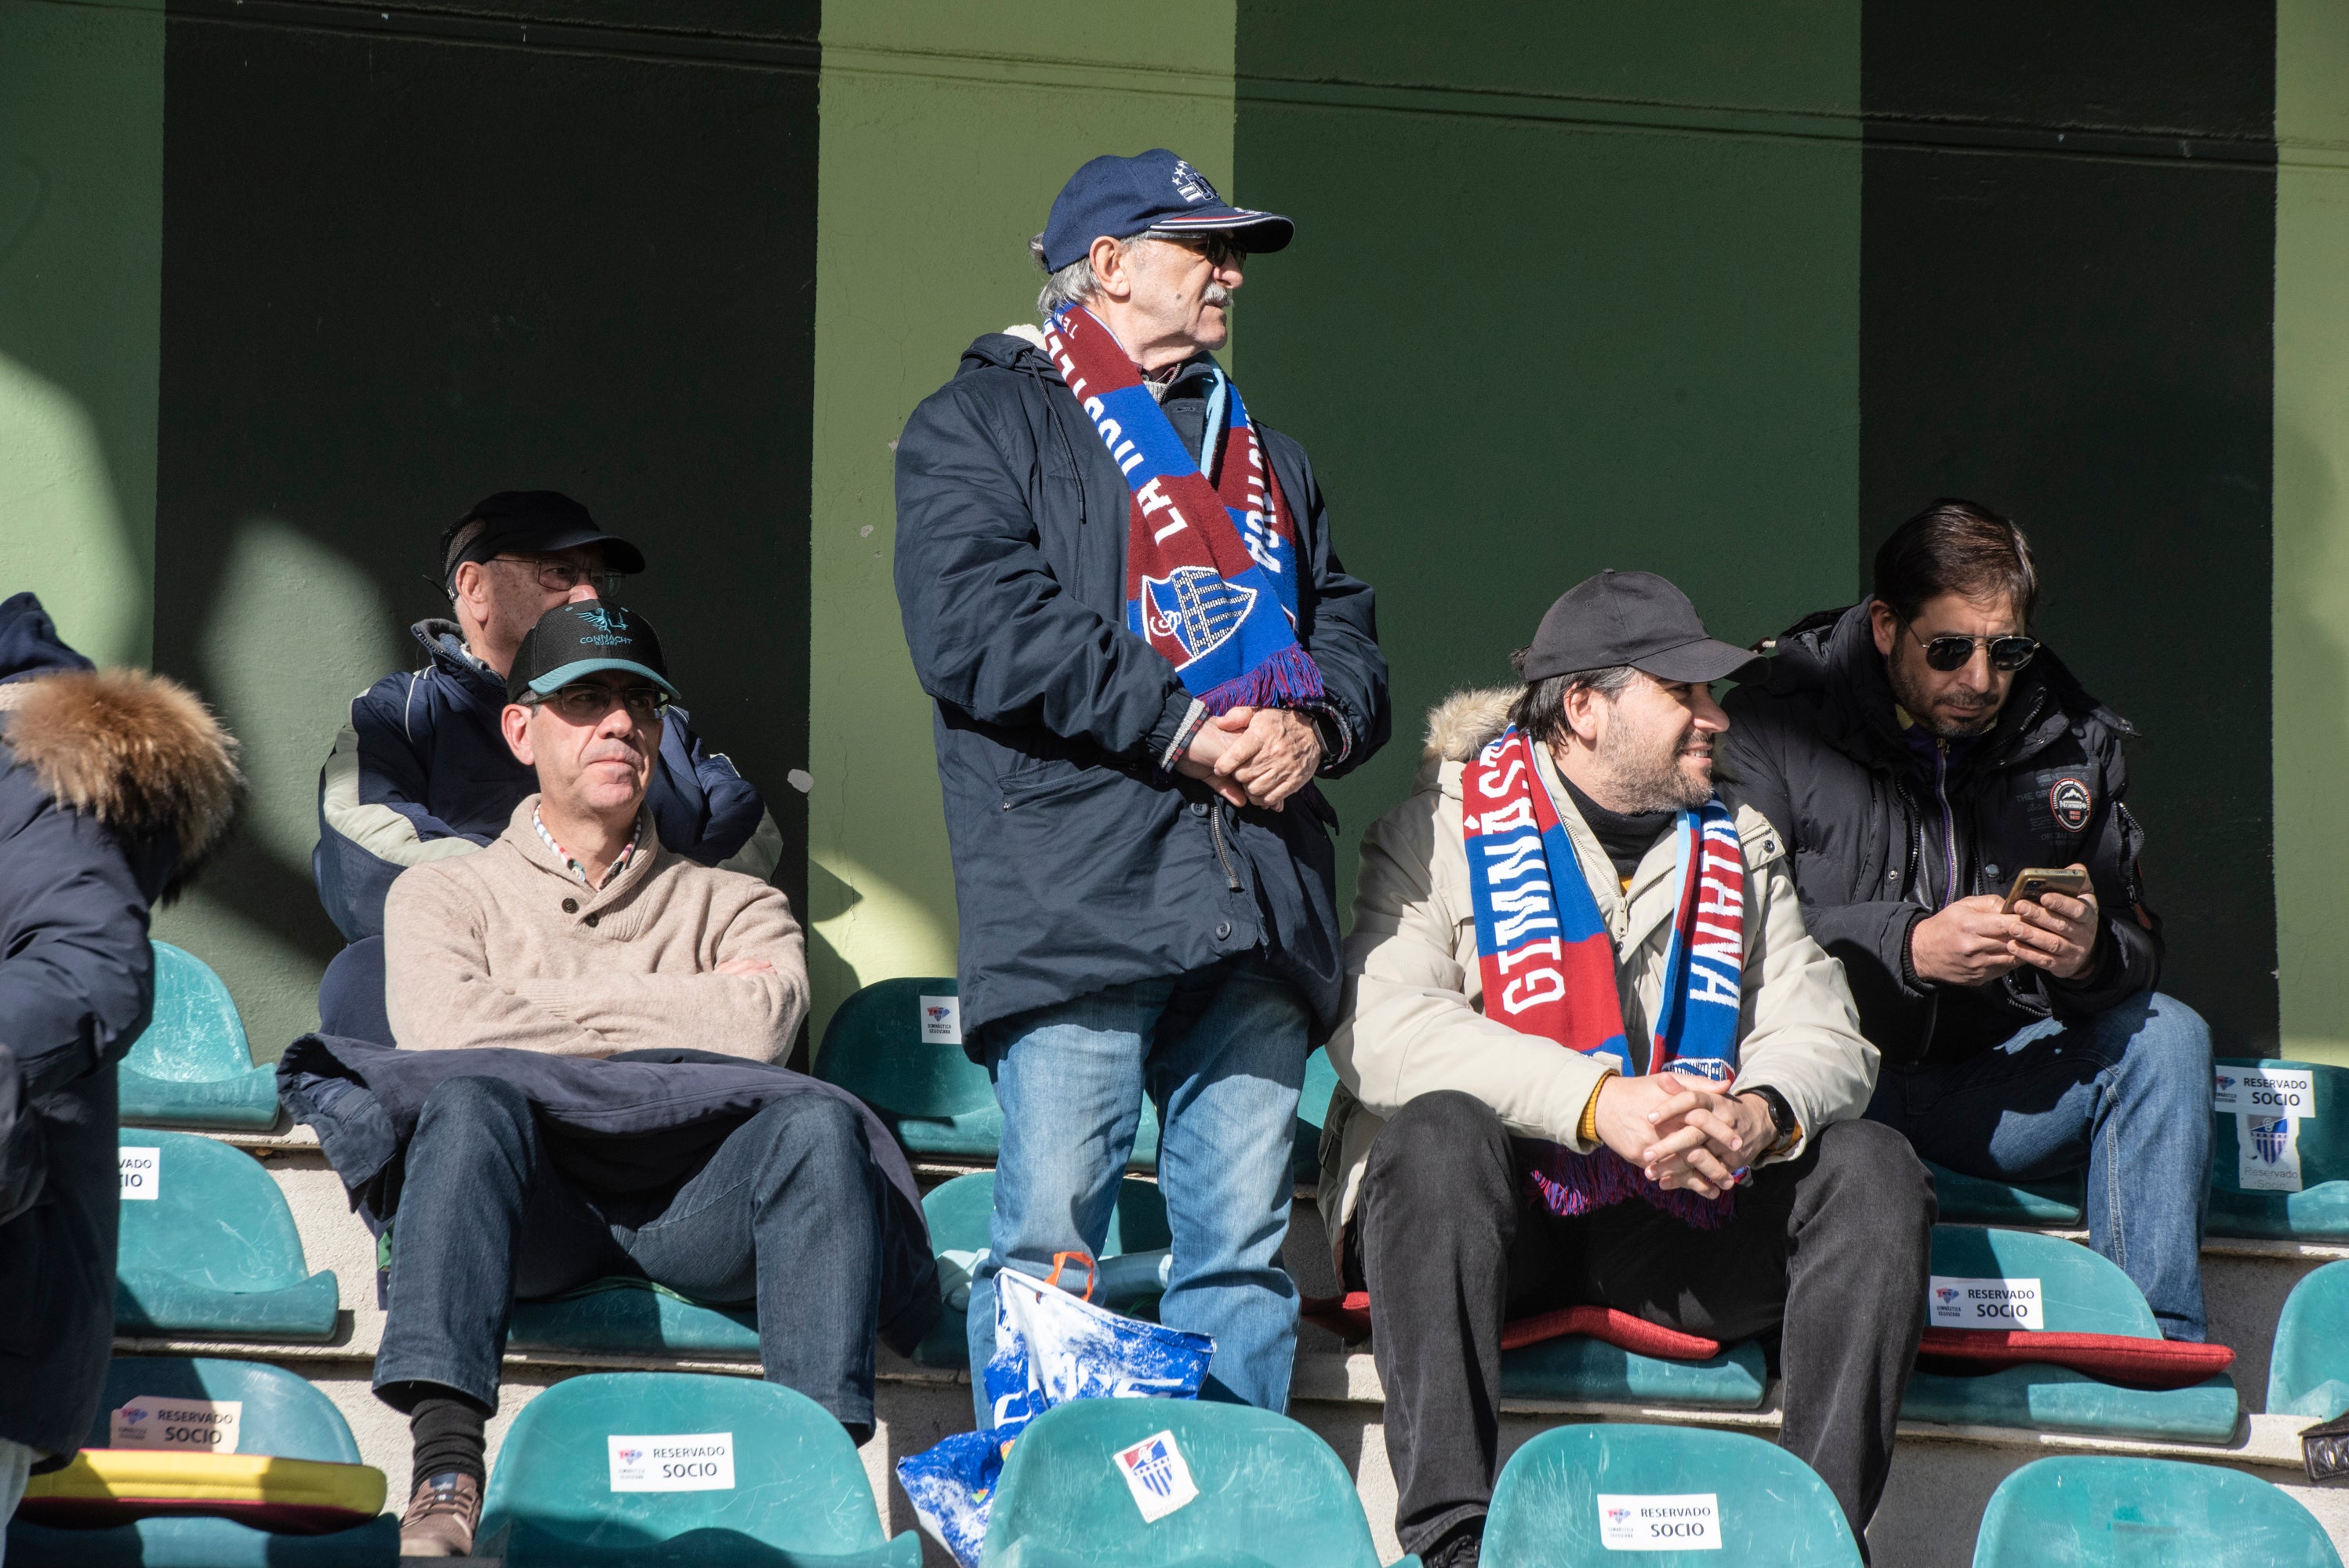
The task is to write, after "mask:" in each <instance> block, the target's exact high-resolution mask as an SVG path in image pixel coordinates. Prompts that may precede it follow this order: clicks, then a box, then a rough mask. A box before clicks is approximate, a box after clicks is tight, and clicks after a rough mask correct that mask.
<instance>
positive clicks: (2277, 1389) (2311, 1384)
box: [2268, 1262, 2349, 1421]
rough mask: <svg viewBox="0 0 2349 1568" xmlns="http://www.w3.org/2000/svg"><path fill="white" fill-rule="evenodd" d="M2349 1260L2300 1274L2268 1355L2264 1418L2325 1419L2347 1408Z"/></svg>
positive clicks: (2348, 1399)
mask: <svg viewBox="0 0 2349 1568" xmlns="http://www.w3.org/2000/svg"><path fill="white" fill-rule="evenodd" d="M2344 1327H2349V1262H2344V1263H2337V1264H2325V1265H2324V1266H2323V1268H2321V1269H2318V1270H2316V1271H2315V1272H2314V1273H2313V1274H2307V1275H2304V1276H2303V1277H2302V1279H2301V1282H2300V1283H2299V1284H2296V1285H2293V1286H2292V1295H2290V1296H2288V1297H2286V1298H2285V1300H2284V1304H2283V1312H2282V1315H2280V1316H2279V1317H2278V1318H2277V1319H2276V1333H2275V1346H2274V1348H2273V1349H2272V1350H2271V1352H2270V1354H2269V1357H2268V1414H2270V1415H2271V1416H2279V1415H2281V1416H2306V1417H2308V1418H2310V1419H2312V1420H2317V1421H2329V1420H2331V1419H2332V1418H2333V1417H2335V1416H2338V1415H2340V1414H2341V1413H2342V1412H2344V1410H2349V1334H2344V1332H2343V1331H2344Z"/></svg>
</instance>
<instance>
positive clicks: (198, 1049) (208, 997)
mask: <svg viewBox="0 0 2349 1568" xmlns="http://www.w3.org/2000/svg"><path fill="white" fill-rule="evenodd" d="M150 945H151V946H152V947H153V948H154V950H155V1011H154V1014H153V1016H151V1017H150V1019H149V1020H148V1024H147V1028H146V1031H145V1032H144V1033H143V1034H141V1035H140V1037H139V1038H138V1039H136V1040H135V1041H133V1042H131V1046H130V1053H129V1055H128V1056H126V1057H123V1059H122V1066H121V1068H119V1070H118V1072H117V1075H116V1076H117V1079H118V1081H119V1085H120V1090H121V1097H122V1122H123V1125H124V1126H126V1127H202V1128H207V1129H212V1130H223V1131H245V1132H254V1131H262V1130H267V1129H269V1128H272V1127H274V1126H275V1125H277V1069H276V1068H274V1067H255V1066H254V1063H253V1053H252V1051H251V1050H250V1049H249V1048H247V1047H246V1045H245V1039H244V1024H243V1021H242V1020H241V1019H239V1018H238V1017H237V1015H236V1004H235V1003H234V1002H233V1001H231V1000H230V999H229V994H228V987H227V986H226V985H222V984H221V977H220V976H219V975H215V974H213V973H212V970H211V968H210V967H209V966H207V965H205V963H204V961H203V960H202V959H201V958H198V957H197V956H196V955H195V954H192V953H189V952H187V951H185V950H183V949H181V948H177V947H174V946H172V945H171V944H170V943H168V942H157V943H152V944H150Z"/></svg>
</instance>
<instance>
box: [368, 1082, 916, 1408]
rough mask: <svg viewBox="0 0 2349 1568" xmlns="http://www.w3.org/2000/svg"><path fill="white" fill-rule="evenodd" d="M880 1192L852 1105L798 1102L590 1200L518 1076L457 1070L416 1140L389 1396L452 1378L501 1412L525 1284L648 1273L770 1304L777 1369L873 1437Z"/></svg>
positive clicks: (397, 1273) (394, 1280) (766, 1343)
mask: <svg viewBox="0 0 2349 1568" xmlns="http://www.w3.org/2000/svg"><path fill="white" fill-rule="evenodd" d="M882 1187H883V1178H882V1176H881V1174H880V1171H879V1170H878V1169H877V1168H876V1167H875V1166H874V1163H873V1158H872V1155H871V1153H870V1152H869V1151H868V1150H866V1148H865V1144H864V1122H863V1119H861V1118H859V1117H858V1115H857V1114H856V1112H855V1110H854V1109H852V1108H850V1107H849V1106H846V1105H843V1104H842V1103H840V1102H839V1101H838V1100H835V1099H830V1098H829V1097H825V1096H819V1095H800V1096H796V1097H794V1098H792V1099H781V1100H777V1101H775V1102H774V1103H772V1104H771V1105H769V1106H768V1107H767V1108H766V1109H763V1110H761V1111H760V1112H759V1113H758V1114H757V1115H755V1116H753V1117H751V1118H750V1119H748V1120H746V1121H744V1122H743V1123H742V1124H741V1125H740V1126H739V1127H737V1128H735V1129H734V1130H732V1131H731V1132H730V1133H728V1134H727V1135H726V1137H725V1140H724V1141H722V1142H720V1143H719V1145H718V1146H717V1147H716V1148H715V1149H714V1150H711V1151H710V1152H709V1156H708V1158H707V1160H706V1161H704V1163H703V1164H702V1166H701V1168H700V1169H699V1170H698V1171H695V1172H694V1173H693V1174H692V1175H691V1176H689V1177H688V1178H687V1179H686V1181H685V1182H684V1184H683V1185H681V1186H679V1187H678V1188H677V1189H676V1190H675V1191H673V1192H670V1191H654V1192H650V1193H643V1194H631V1195H627V1196H625V1197H616V1196H611V1195H606V1194H600V1193H590V1192H588V1191H584V1190H582V1189H581V1188H580V1187H579V1186H578V1185H576V1184H575V1183H574V1182H573V1181H571V1180H570V1178H569V1177H567V1176H565V1175H564V1172H563V1171H561V1170H560V1169H558V1168H557V1163H556V1161H555V1160H554V1159H553V1158H551V1157H550V1154H549V1150H548V1149H547V1145H546V1140H545V1139H544V1138H543V1136H542V1134H541V1133H540V1130H539V1127H538V1123H537V1119H536V1118H535V1117H533V1114H532V1112H531V1107H530V1102H529V1100H528V1099H525V1098H523V1092H522V1091H521V1090H520V1089H518V1088H515V1087H514V1086H513V1085H512V1084H510V1083H507V1082H505V1081H504V1080H503V1079H501V1078H449V1079H447V1080H445V1081H444V1082H442V1083H441V1084H440V1087H439V1088H435V1089H434V1090H433V1091H432V1097H431V1098H430V1099H428V1100H426V1101H425V1102H424V1110H423V1114H422V1115H421V1116H420V1117H419V1119H418V1120H417V1124H416V1132H415V1134H414V1136H413V1137H411V1138H410V1139H409V1144H408V1161H407V1177H406V1181H405V1184H404V1185H403V1187H402V1189H401V1191H400V1196H399V1208H398V1212H397V1214H396V1215H395V1216H394V1221H393V1224H392V1228H391V1300H390V1305H389V1309H388V1314H387V1315H386V1317H385V1320H384V1327H383V1347H382V1349H381V1350H380V1351H379V1352H378V1354H377V1356H376V1362H375V1387H376V1391H377V1392H378V1394H381V1395H383V1396H384V1397H385V1398H387V1399H388V1401H389V1402H391V1403H392V1404H394V1405H396V1406H398V1408H401V1409H407V1408H410V1407H411V1406H413V1405H414V1403H415V1402H416V1400H417V1398H419V1397H420V1396H422V1395H424V1394H429V1393H434V1392H437V1391H438V1389H440V1388H453V1389H455V1390H456V1391H457V1392H459V1393H460V1394H465V1395H468V1396H470V1397H471V1398H474V1399H476V1400H478V1401H480V1402H481V1403H482V1404H484V1405H487V1406H489V1407H490V1408H492V1409H494V1408H496V1407H497V1403H498V1374H499V1363H500V1361H501V1359H502V1356H503V1353H504V1350H505V1340H506V1317H507V1314H508V1312H509V1311H510V1310H511V1308H512V1304H513V1302H514V1300H515V1298H516V1297H521V1298H523V1299H525V1300H527V1299H531V1298H533V1297H539V1296H550V1295H561V1294H562V1293H564V1291H567V1290H575V1289H577V1288H578V1287H579V1286H581V1285H583V1284H587V1283H588V1282H589V1281H591V1280H596V1279H603V1278H605V1277H607V1276H612V1275H620V1276H624V1277H641V1278H645V1279H649V1280H652V1281H654V1282H655V1283H656V1284H663V1285H667V1286H668V1287H669V1288H670V1289H671V1290H674V1291H677V1292H678V1293H679V1294H681V1295H688V1296H692V1297H693V1298H695V1299H696V1300H699V1301H707V1302H715V1303H720V1304H726V1305H731V1304H735V1303H742V1302H752V1301H755V1302H756V1303H757V1304H758V1313H759V1361H760V1365H761V1367H763V1368H764V1370H765V1372H766V1375H767V1378H768V1381H770V1382H774V1383H781V1384H783V1385H784V1386H785V1387H791V1388H796V1389H798V1390H799V1391H800V1392H801V1393H802V1394H805V1395H806V1396H807V1397H808V1398H811V1399H813V1400H814V1401H815V1402H816V1403H817V1404H819V1405H821V1406H823V1408H825V1409H826V1410H829V1411H830V1412H832V1414H833V1418H835V1419H837V1420H838V1421H839V1422H840V1423H841V1425H843V1426H844V1427H846V1428H848V1429H849V1430H850V1433H851V1435H853V1436H854V1437H855V1438H856V1439H857V1440H858V1441H859V1442H862V1441H864V1439H865V1438H866V1437H867V1436H868V1435H870V1433H871V1431H872V1428H873V1355H874V1352H873V1336H874V1329H875V1325H876V1322H877V1317H878V1313H879V1310H880V1299H881V1240H880V1236H881V1204H882V1201H883V1195H882ZM419 1384H426V1385H433V1386H435V1387H422V1388H419V1387H417V1386H418V1385H419Z"/></svg>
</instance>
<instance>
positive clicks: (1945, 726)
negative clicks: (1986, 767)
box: [1885, 649, 2002, 740]
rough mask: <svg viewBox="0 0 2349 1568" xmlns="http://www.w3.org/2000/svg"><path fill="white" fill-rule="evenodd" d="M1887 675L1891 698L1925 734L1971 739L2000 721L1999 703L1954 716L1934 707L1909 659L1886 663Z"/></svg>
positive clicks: (1946, 738) (1890, 660)
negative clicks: (1905, 710) (1906, 711)
mask: <svg viewBox="0 0 2349 1568" xmlns="http://www.w3.org/2000/svg"><path fill="white" fill-rule="evenodd" d="M1908 653H1909V650H1907V649H1902V650H1901V654H1902V655H1907V654H1908ZM1922 658H1923V655H1921V654H1920V655H1918V659H1919V662H1920V663H1921V662H1922ZM1885 676H1886V677H1887V678H1888V679H1889V681H1890V682H1891V685H1892V699H1893V700H1894V701H1895V702H1897V703H1899V705H1900V706H1901V707H1904V708H1906V709H1908V711H1909V717H1911V718H1913V719H1915V720H1916V721H1917V723H1918V725H1919V726H1920V727H1922V728H1923V729H1924V731H1925V733H1926V734H1928V735H1930V736H1932V737H1934V738H1936V739H1940V740H1968V739H1971V738H1973V737H1975V736H1978V735H1981V734H1983V733H1984V732H1986V731H1987V730H1988V729H1989V728H1990V727H1991V726H1992V725H1993V724H1996V723H1997V722H1998V713H1999V708H2000V707H2001V706H2002V705H2001V704H2000V703H1999V702H1996V701H1991V702H1986V703H1985V704H1984V705H1983V706H1982V708H1981V709H1980V710H1979V711H1971V712H1970V711H1964V710H1961V711H1960V712H1959V713H1957V714H1954V715H1952V714H1950V713H1945V712H1943V711H1940V710H1939V709H1938V708H1937V707H1936V706H1935V700H1934V697H1933V695H1932V694H1931V693H1930V692H1929V691H1927V690H1926V689H1925V683H1924V681H1923V679H1922V678H1921V677H1920V676H1919V674H1918V672H1917V671H1916V669H1915V668H1913V667H1912V666H1911V665H1910V664H1909V660H1908V658H1907V657H1906V656H1899V657H1895V658H1892V659H1889V660H1887V661H1886V664H1885Z"/></svg>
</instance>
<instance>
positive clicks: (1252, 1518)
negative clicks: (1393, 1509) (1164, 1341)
mask: <svg viewBox="0 0 2349 1568" xmlns="http://www.w3.org/2000/svg"><path fill="white" fill-rule="evenodd" d="M1170 1433H1171V1434H1172V1436H1173V1443H1172V1445H1171V1449H1169V1450H1166V1451H1164V1452H1163V1453H1161V1454H1158V1455H1151V1456H1149V1458H1151V1459H1154V1460H1156V1462H1155V1463H1150V1462H1143V1463H1142V1464H1140V1465H1138V1466H1137V1467H1136V1469H1135V1470H1133V1471H1130V1470H1128V1468H1127V1467H1126V1466H1125V1465H1123V1464H1122V1463H1121V1462H1120V1461H1119V1459H1118V1456H1119V1455H1120V1454H1122V1453H1127V1452H1130V1451H1131V1450H1133V1449H1143V1448H1144V1446H1145V1445H1147V1444H1149V1443H1150V1441H1151V1439H1155V1438H1157V1437H1159V1436H1160V1435H1161V1434H1170ZM1170 1460H1174V1461H1179V1463H1180V1465H1181V1467H1182V1468H1183V1469H1185V1470H1187V1471H1188V1474H1189V1479H1190V1482H1191V1484H1192V1485H1193V1486H1194V1487H1195V1488H1196V1489H1197V1495H1196V1496H1195V1497H1194V1498H1192V1499H1190V1500H1189V1501H1183V1500H1182V1491H1183V1488H1182V1487H1181V1485H1180V1480H1181V1477H1180V1474H1179V1473H1176V1474H1174V1475H1171V1476H1170V1474H1169V1461H1170ZM1136 1471H1138V1477H1137V1479H1129V1475H1133V1474H1135V1473H1136ZM1153 1479H1155V1480H1158V1481H1159V1482H1161V1483H1163V1484H1162V1486H1160V1487H1153V1486H1152V1485H1151V1484H1150V1482H1151V1480H1153ZM1145 1496H1148V1497H1151V1498H1153V1500H1154V1501H1153V1506H1154V1507H1164V1506H1165V1505H1166V1504H1169V1503H1171V1504H1173V1506H1172V1507H1171V1509H1169V1510H1168V1511H1164V1513H1162V1514H1161V1516H1160V1517H1159V1518H1157V1519H1156V1520H1154V1521H1153V1520H1150V1519H1147V1518H1145V1516H1144V1514H1143V1506H1142V1503H1141V1501H1140V1500H1141V1499H1142V1498H1143V1497H1145ZM1403 1561H1404V1563H1410V1564H1412V1565H1413V1568H1417V1563H1418V1559H1417V1558H1405V1559H1403ZM980 1562H981V1563H982V1564H983V1565H984V1568H1172V1565H1175V1564H1180V1565H1182V1568H1268V1565H1272V1568H1378V1562H1379V1556H1378V1551H1377V1548H1376V1547H1374V1546H1373V1545H1372V1544H1371V1527H1370V1522H1369V1521H1368V1520H1366V1519H1364V1518H1363V1517H1362V1504H1361V1499H1360V1498H1359V1497H1357V1496H1356V1495H1355V1492H1354V1480H1353V1478H1352V1477H1351V1476H1350V1475H1348V1474H1347V1473H1346V1467H1345V1466H1344V1465H1343V1464H1341V1463H1340V1462H1339V1460H1338V1456H1337V1455H1336V1454H1334V1453H1332V1452H1331V1451H1330V1448H1329V1445H1328V1444H1326V1443H1324V1442H1322V1440H1321V1439H1319V1438H1317V1437H1315V1436H1314V1435H1313V1434H1312V1433H1311V1432H1309V1431H1308V1430H1306V1429H1304V1428H1303V1427H1300V1426H1299V1425H1298V1424H1297V1423H1296V1422H1294V1421H1292V1420H1289V1419H1288V1418H1286V1417H1283V1416H1276V1415H1273V1414H1272V1413H1271V1412H1270V1411H1267V1410H1257V1409H1253V1408H1249V1407H1247V1406H1245V1405H1224V1404H1206V1403H1202V1402H1200V1401H1198V1400H1193V1399H1079V1400H1075V1401H1073V1402H1071V1403H1069V1404H1066V1405H1060V1406H1056V1407H1054V1408H1051V1409H1050V1410H1047V1411H1045V1412H1044V1413H1043V1414H1042V1415H1041V1416H1039V1417H1038V1418H1036V1419H1035V1421H1034V1422H1033V1423H1032V1424H1031V1425H1030V1427H1029V1428H1028V1429H1027V1430H1026V1431H1025V1432H1024V1433H1022V1434H1021V1435H1020V1439H1019V1441H1018V1442H1017V1443H1015V1444H1013V1445H1012V1449H1011V1456H1010V1458H1009V1460H1007V1461H1005V1464H1004V1467H1003V1478H1002V1480H1000V1481H999V1482H998V1483H997V1485H996V1489H995V1498H994V1501H993V1503H992V1505H991V1507H990V1511H989V1513H988V1524H987V1548H986V1551H985V1553H984V1554H983V1555H982V1556H981V1558H980Z"/></svg>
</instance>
